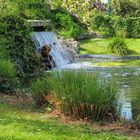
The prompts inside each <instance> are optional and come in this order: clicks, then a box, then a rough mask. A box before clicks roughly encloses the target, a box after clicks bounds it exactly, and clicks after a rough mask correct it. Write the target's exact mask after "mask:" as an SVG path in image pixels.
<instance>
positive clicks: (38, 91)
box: [30, 78, 50, 107]
mask: <svg viewBox="0 0 140 140" xmlns="http://www.w3.org/2000/svg"><path fill="white" fill-rule="evenodd" d="M30 91H31V93H32V97H33V99H34V102H35V105H36V106H37V107H40V106H43V105H44V104H45V102H46V100H45V96H46V95H48V94H49V91H50V87H49V82H48V79H46V78H43V79H37V80H35V81H34V82H32V83H31V85H30Z"/></svg>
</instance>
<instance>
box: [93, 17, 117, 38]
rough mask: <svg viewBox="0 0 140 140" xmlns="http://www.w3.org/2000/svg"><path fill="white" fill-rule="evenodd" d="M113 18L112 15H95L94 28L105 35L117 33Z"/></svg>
mask: <svg viewBox="0 0 140 140" xmlns="http://www.w3.org/2000/svg"><path fill="white" fill-rule="evenodd" d="M113 24H114V23H113V20H112V18H111V17H110V16H104V15H95V16H94V18H93V22H92V29H93V30H96V31H99V32H100V33H101V34H102V35H103V36H105V37H107V36H113V35H115V30H114V29H113Z"/></svg>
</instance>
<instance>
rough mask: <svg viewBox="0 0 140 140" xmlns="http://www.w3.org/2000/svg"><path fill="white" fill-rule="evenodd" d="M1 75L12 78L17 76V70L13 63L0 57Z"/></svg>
mask: <svg viewBox="0 0 140 140" xmlns="http://www.w3.org/2000/svg"><path fill="white" fill-rule="evenodd" d="M0 77H1V78H6V79H12V78H15V77H16V71H15V68H14V65H13V63H11V62H10V61H7V60H2V59H0Z"/></svg>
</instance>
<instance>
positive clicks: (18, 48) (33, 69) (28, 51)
mask: <svg viewBox="0 0 140 140" xmlns="http://www.w3.org/2000/svg"><path fill="white" fill-rule="evenodd" d="M1 22H3V23H4V24H3V26H4V27H3V28H4V31H2V33H3V35H2V37H3V38H6V42H3V47H5V48H6V49H7V50H8V52H9V55H10V58H11V59H12V60H13V61H14V62H16V68H17V74H18V76H20V77H22V78H23V79H24V78H25V79H26V80H29V79H30V78H33V77H34V76H35V75H38V74H39V73H40V70H41V66H40V59H39V57H38V56H37V54H36V52H35V47H34V44H33V43H32V41H31V34H30V33H31V31H32V30H31V29H30V27H29V26H28V25H27V24H26V21H25V20H24V19H23V18H21V17H19V16H14V15H11V16H6V17H3V18H2V21H1ZM27 77H28V78H29V79H27ZM26 82H27V81H26Z"/></svg>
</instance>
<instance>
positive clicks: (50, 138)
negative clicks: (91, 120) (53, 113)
mask: <svg viewBox="0 0 140 140" xmlns="http://www.w3.org/2000/svg"><path fill="white" fill-rule="evenodd" d="M79 139H80V140H128V139H130V140H138V139H139V138H136V137H130V136H123V135H119V134H115V133H112V132H103V131H100V130H98V129H96V128H94V129H93V128H92V127H90V126H87V125H78V124H77V125H76V124H75V125H73V124H63V123H62V122H60V121H59V120H58V119H53V118H48V115H47V114H45V113H36V112H31V111H27V110H22V109H20V108H17V107H15V106H10V105H7V104H3V103H0V140H79Z"/></svg>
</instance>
